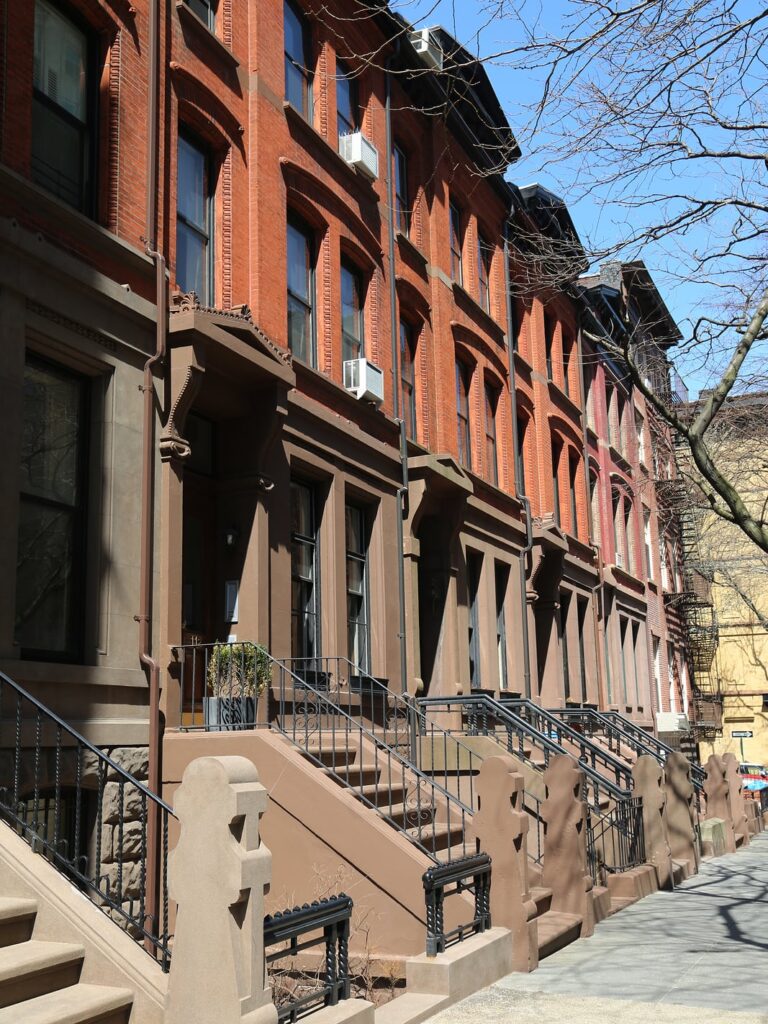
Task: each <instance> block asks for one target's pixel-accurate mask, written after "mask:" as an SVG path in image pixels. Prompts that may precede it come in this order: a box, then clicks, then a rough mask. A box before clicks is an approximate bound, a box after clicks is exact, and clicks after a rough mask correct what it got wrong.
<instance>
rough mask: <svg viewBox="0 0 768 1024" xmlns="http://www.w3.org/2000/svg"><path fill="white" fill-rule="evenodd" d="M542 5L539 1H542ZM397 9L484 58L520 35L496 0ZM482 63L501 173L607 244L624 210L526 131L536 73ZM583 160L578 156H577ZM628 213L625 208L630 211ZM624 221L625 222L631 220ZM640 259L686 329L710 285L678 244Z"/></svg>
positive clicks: (549, 10)
mask: <svg viewBox="0 0 768 1024" xmlns="http://www.w3.org/2000/svg"><path fill="white" fill-rule="evenodd" d="M541 2H542V4H543V3H544V0H541ZM393 6H396V7H397V9H398V10H399V11H400V13H402V14H403V16H404V17H406V18H407V19H408V20H409V21H411V22H413V23H414V24H417V25H420V26H427V25H436V24H439V25H442V26H443V27H444V28H445V29H446V30H447V31H449V32H450V33H451V34H452V35H454V36H455V37H456V38H457V39H458V40H459V41H460V42H461V43H462V45H464V46H465V47H466V48H467V49H468V50H469V51H470V52H472V53H475V54H478V55H479V56H481V57H483V58H487V57H488V55H489V54H494V53H499V52H503V51H505V50H509V49H510V47H511V46H513V45H514V44H515V43H516V42H519V41H520V39H519V35H518V36H517V38H516V35H515V34H516V33H519V32H520V29H519V27H518V26H517V25H516V24H515V22H514V21H513V20H512V19H509V18H499V17H497V16H496V17H495V16H494V15H495V13H496V10H497V3H496V2H495V0H400V2H395V3H394V4H393ZM567 8H568V0H546V6H542V7H541V8H539V14H538V17H539V19H540V24H541V25H542V26H544V27H546V28H547V29H548V30H549V31H550V32H557V31H558V28H559V26H560V24H561V23H562V20H563V18H564V15H565V13H566V11H567ZM485 66H486V70H487V73H488V75H489V77H490V79H491V82H492V83H493V86H494V88H495V90H496V93H497V95H498V97H499V100H500V102H501V105H502V107H503V108H504V110H505V112H506V114H507V117H508V119H509V122H510V125H511V126H512V128H513V130H514V131H515V133H516V134H517V135H518V140H519V142H520V145H521V148H522V150H523V156H522V158H521V159H520V160H519V161H518V162H517V164H515V165H514V166H513V167H512V168H511V169H510V171H509V173H508V175H507V176H508V177H509V178H510V179H511V180H512V181H514V182H515V183H516V184H518V185H526V184H529V183H531V182H533V181H537V182H539V183H540V184H542V185H543V186H545V187H546V188H548V189H550V190H551V191H553V192H555V193H556V194H558V195H560V196H562V197H563V198H564V199H565V201H566V202H567V204H568V207H569V210H570V213H571V216H572V217H573V220H574V222H575V224H576V227H577V230H578V231H579V233H580V234H581V236H582V238H583V240H584V241H585V243H592V244H597V245H600V244H606V243H607V244H610V243H612V242H615V241H616V240H617V239H618V238H620V237H622V235H623V234H624V233H626V230H627V226H628V221H627V216H628V212H627V210H626V209H624V208H622V207H621V206H619V205H618V204H616V205H612V202H611V198H612V197H611V194H610V191H609V190H608V189H607V188H605V187H603V188H601V189H598V190H597V191H596V192H595V193H594V194H593V195H584V196H578V195H577V192H578V183H579V181H580V172H579V167H578V166H577V165H575V164H570V165H569V164H566V163H559V164H557V165H553V163H552V161H551V159H550V151H549V150H548V148H547V131H546V129H547V126H546V124H544V125H543V126H542V130H541V131H539V132H538V133H532V132H531V131H530V130H529V123H530V112H529V109H527V108H529V107H530V105H531V104H533V103H535V102H536V101H537V100H538V98H539V96H540V94H541V89H542V81H543V78H542V76H541V75H538V76H537V75H535V74H531V73H527V74H523V73H520V72H518V71H516V70H514V69H511V68H509V67H504V66H503V59H502V60H500V61H494V60H493V59H489V60H486V65H485ZM582 159H583V158H582ZM651 184H652V185H653V187H654V190H655V191H656V190H657V191H659V192H664V191H665V190H668V189H669V188H670V185H671V182H670V181H669V180H664V179H663V178H662V176H661V175H660V176H659V178H658V180H657V181H654V182H652V183H651ZM687 185H688V188H689V189H692V190H696V189H697V188H700V189H702V190H703V189H705V188H706V182H705V181H703V180H702V181H701V182H699V183H697V182H696V180H695V179H694V178H692V176H691V175H690V174H688V175H687ZM630 215H632V214H631V211H630ZM630 226H631V225H630ZM707 241H708V239H707V236H706V234H704V232H703V231H702V232H701V233H700V235H698V236H697V234H696V233H695V231H694V232H691V233H689V235H688V236H687V238H686V239H685V244H686V245H688V246H700V245H706V244H707ZM642 258H643V259H644V261H645V263H646V265H647V266H648V268H649V270H650V271H651V274H652V275H653V278H654V280H655V282H656V284H657V286H658V288H659V290H660V291H661V293H662V295H663V297H664V300H665V302H666V303H667V306H668V308H669V310H670V312H671V313H672V315H673V316H674V317H675V319H676V320H677V322H678V324H679V325H680V328H681V330H682V332H683V334H684V335H685V334H686V333H687V330H686V329H687V326H688V325H689V323H690V322H692V321H694V320H695V319H696V317H697V314H698V311H699V309H700V308H701V307H702V305H703V304H706V303H707V301H709V300H710V298H711V295H712V290H711V289H710V288H708V287H707V286H706V285H704V284H699V283H696V282H694V281H691V280H686V279H685V278H686V273H685V271H686V266H685V262H684V258H683V256H682V248H681V243H680V241H679V240H678V241H677V242H669V241H667V242H665V243H655V244H646V245H645V247H644V248H643V252H642ZM679 369H680V371H681V373H682V375H683V378H684V380H685V382H686V384H687V385H688V388H689V391H690V392H691V393H692V394H694V393H695V392H697V391H698V389H699V387H702V386H706V384H707V383H708V379H707V378H708V369H709V368H708V367H701V366H698V365H697V364H696V363H695V362H694V361H693V360H692V359H689V360H688V362H681V365H680V367H679Z"/></svg>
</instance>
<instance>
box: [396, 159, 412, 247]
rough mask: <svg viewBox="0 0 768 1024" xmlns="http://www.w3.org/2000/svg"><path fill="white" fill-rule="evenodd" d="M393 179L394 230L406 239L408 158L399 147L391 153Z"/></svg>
mask: <svg viewBox="0 0 768 1024" xmlns="http://www.w3.org/2000/svg"><path fill="white" fill-rule="evenodd" d="M393 163H394V179H395V230H397V231H399V232H400V234H401V235H405V237H406V238H407V237H408V235H409V234H410V232H411V204H410V202H409V199H408V196H409V192H408V158H407V157H406V155H405V153H404V152H403V151H402V149H401V148H400V147H399V146H395V148H394V152H393Z"/></svg>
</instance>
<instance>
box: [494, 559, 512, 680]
mask: <svg viewBox="0 0 768 1024" xmlns="http://www.w3.org/2000/svg"><path fill="white" fill-rule="evenodd" d="M495 576H496V579H495V583H496V653H497V655H498V659H499V689H501V690H507V689H508V688H509V677H508V674H507V627H506V622H505V618H504V601H505V598H506V596H507V583H508V582H509V566H506V565H503V564H502V563H501V562H497V563H496V573H495Z"/></svg>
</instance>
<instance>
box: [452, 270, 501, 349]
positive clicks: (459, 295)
mask: <svg viewBox="0 0 768 1024" xmlns="http://www.w3.org/2000/svg"><path fill="white" fill-rule="evenodd" d="M452 287H453V295H454V298H455V299H456V302H457V303H458V304H459V305H463V306H465V307H466V306H468V307H469V309H468V310H467V312H468V313H469V315H470V316H472V317H474V319H475V320H479V321H480V322H481V323H482V324H483V325H484V326H485V327H486V328H490V329H491V331H492V332H493V333H494V334H496V335H498V336H500V337H501V338H502V339H503V337H504V328H503V327H502V326H501V324H500V323H498V321H496V320H494V318H493V317H492V316H491V314H490V313H489V312H487V310H485V309H484V308H483V307H482V306H481V305H480V303H479V302H478V301H477V299H476V298H475V297H474V296H473V295H470V293H469V292H468V291H467V289H466V288H465V287H464V285H461V284H459V282H458V281H454V282H453V285H452Z"/></svg>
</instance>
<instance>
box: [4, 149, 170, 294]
mask: <svg viewBox="0 0 768 1024" xmlns="http://www.w3.org/2000/svg"><path fill="white" fill-rule="evenodd" d="M0 193H2V195H3V196H5V197H6V198H8V199H12V200H14V202H16V203H17V204H18V206H19V207H21V208H22V209H23V210H25V211H28V212H30V213H32V214H33V215H34V217H35V218H36V219H37V220H38V223H39V220H40V219H42V218H44V219H45V221H46V223H49V224H51V225H55V227H56V231H55V233H54V234H51V235H48V234H47V233H46V232H45V231H40V234H41V235H42V236H43V237H44V238H45V239H46V241H50V242H51V244H53V245H59V246H60V245H61V243H60V242H58V241H57V236H58V235H59V233H61V234H63V235H65V236H66V235H71V236H72V237H73V238H76V239H77V240H78V242H80V244H81V245H82V246H90V247H92V248H93V250H94V252H95V253H96V254H98V255H100V256H104V257H106V258H107V259H108V260H110V261H114V262H116V263H119V264H120V265H123V266H126V267H127V268H129V269H131V270H133V271H135V272H136V273H138V274H140V275H144V276H146V277H147V278H154V274H155V271H154V264H153V263H152V260H151V259H150V258H149V256H147V255H145V254H144V253H143V252H141V250H139V249H136V248H135V247H134V246H132V245H130V243H128V242H126V241H124V240H123V239H122V238H120V237H119V236H118V235H116V234H114V232H112V231H108V230H107V229H106V228H104V227H102V226H101V224H99V223H98V222H97V221H95V220H92V219H91V218H90V217H86V216H85V214H83V213H80V212H79V211H78V210H75V209H74V208H73V207H71V206H69V205H68V204H67V203H65V202H64V201H63V200H61V199H57V198H56V196H54V195H52V194H51V193H50V192H46V190H45V189H44V188H41V187H40V186H39V185H36V184H35V183H34V182H32V181H30V180H29V179H28V178H24V177H22V176H21V175H20V174H17V173H16V172H15V171H12V170H10V169H9V168H8V167H5V166H3V165H2V164H0ZM78 258H79V259H81V260H82V257H78Z"/></svg>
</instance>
